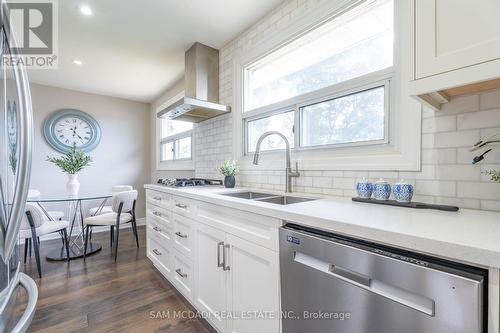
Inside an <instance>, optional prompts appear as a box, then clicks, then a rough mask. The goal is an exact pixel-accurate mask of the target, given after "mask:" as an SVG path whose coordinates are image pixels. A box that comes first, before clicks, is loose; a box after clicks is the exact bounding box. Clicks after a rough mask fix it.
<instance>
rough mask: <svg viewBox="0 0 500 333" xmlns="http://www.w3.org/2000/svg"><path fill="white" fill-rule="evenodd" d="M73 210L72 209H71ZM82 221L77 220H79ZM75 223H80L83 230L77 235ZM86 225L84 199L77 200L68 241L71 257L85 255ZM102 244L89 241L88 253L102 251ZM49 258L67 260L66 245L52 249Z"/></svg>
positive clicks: (51, 259)
mask: <svg viewBox="0 0 500 333" xmlns="http://www.w3.org/2000/svg"><path fill="white" fill-rule="evenodd" d="M70 210H71V209H70ZM78 219H79V220H80V221H77V220H78ZM75 223H79V224H80V227H81V230H80V232H79V233H78V235H76V236H75V237H72V235H73V230H74V229H75ZM83 230H84V226H83V208H82V200H77V201H76V205H75V212H74V214H73V216H72V219H71V226H70V232H69V235H68V242H69V244H70V246H69V247H70V249H69V257H70V259H77V258H82V257H83V251H84V249H83V247H84V242H85V240H84V238H83V237H84V232H83ZM79 239H80V241H81V245H80V244H78V240H79ZM101 248H102V246H101V245H100V244H98V243H92V242H89V244H88V245H87V253H86V255H90V254H94V253H96V252H98V251H100V250H101ZM47 260H50V261H62V260H67V257H66V252H65V251H64V246H63V247H62V248H61V249H60V250H55V251H51V252H50V253H49V254H48V255H47Z"/></svg>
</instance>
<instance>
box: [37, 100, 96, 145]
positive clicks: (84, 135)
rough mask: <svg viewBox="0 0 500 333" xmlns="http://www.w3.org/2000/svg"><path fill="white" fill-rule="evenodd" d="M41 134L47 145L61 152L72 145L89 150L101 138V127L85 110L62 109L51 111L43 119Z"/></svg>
mask: <svg viewBox="0 0 500 333" xmlns="http://www.w3.org/2000/svg"><path fill="white" fill-rule="evenodd" d="M43 134H44V135H45V139H46V140H47V142H48V143H49V145H50V146H52V148H54V149H55V150H57V151H59V152H61V153H63V154H65V153H67V152H68V151H70V150H71V148H72V147H73V146H76V148H78V149H80V150H83V151H85V152H89V151H91V150H93V149H94V148H95V147H97V145H98V144H99V141H100V140H101V127H100V126H99V123H98V122H97V121H96V120H95V119H94V118H92V117H91V116H90V115H89V114H87V113H85V112H82V111H80V110H74V109H64V110H59V111H56V112H54V113H52V114H51V115H50V116H49V117H48V118H47V119H46V120H45V123H44V125H43Z"/></svg>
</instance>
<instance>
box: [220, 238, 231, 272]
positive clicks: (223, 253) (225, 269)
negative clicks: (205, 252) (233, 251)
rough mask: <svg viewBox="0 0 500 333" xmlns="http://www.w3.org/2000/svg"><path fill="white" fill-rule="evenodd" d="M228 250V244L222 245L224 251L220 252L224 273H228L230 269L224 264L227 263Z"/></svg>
mask: <svg viewBox="0 0 500 333" xmlns="http://www.w3.org/2000/svg"><path fill="white" fill-rule="evenodd" d="M229 248H230V245H229V244H226V245H224V250H223V252H222V261H223V263H222V264H223V267H222V269H223V270H224V271H229V270H230V269H231V267H229V265H226V263H228V262H229V252H228V251H226V250H229ZM226 253H227V254H226Z"/></svg>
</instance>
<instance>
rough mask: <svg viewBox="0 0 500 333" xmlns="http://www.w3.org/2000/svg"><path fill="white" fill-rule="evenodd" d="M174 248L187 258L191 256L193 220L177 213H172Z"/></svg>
mask: <svg viewBox="0 0 500 333" xmlns="http://www.w3.org/2000/svg"><path fill="white" fill-rule="evenodd" d="M172 220H173V222H174V229H173V235H172V237H173V239H174V248H175V249H176V250H178V251H179V252H180V253H182V254H184V255H185V256H187V257H188V258H193V240H194V221H193V220H191V219H188V218H187V217H185V216H181V215H179V214H175V213H174V214H173V219H172Z"/></svg>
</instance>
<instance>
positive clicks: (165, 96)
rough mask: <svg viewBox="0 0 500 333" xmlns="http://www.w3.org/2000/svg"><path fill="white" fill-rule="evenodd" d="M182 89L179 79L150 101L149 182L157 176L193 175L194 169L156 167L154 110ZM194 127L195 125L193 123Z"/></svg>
mask: <svg viewBox="0 0 500 333" xmlns="http://www.w3.org/2000/svg"><path fill="white" fill-rule="evenodd" d="M183 90H184V81H183V80H181V81H179V82H177V83H176V84H174V85H173V86H172V87H171V88H170V89H168V90H167V91H165V92H164V93H163V94H162V95H161V96H160V97H159V98H157V99H156V100H155V101H154V102H153V103H151V110H150V126H151V133H150V141H151V163H150V164H151V182H152V183H155V182H157V181H158V179H159V178H189V177H194V170H168V171H165V170H157V169H156V150H155V149H156V142H155V141H156V111H157V109H158V107H159V106H160V105H162V104H163V103H165V102H166V101H168V100H169V99H171V98H173V97H174V96H175V95H178V94H179V93H181V92H182V91H183ZM195 127H196V125H195Z"/></svg>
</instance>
